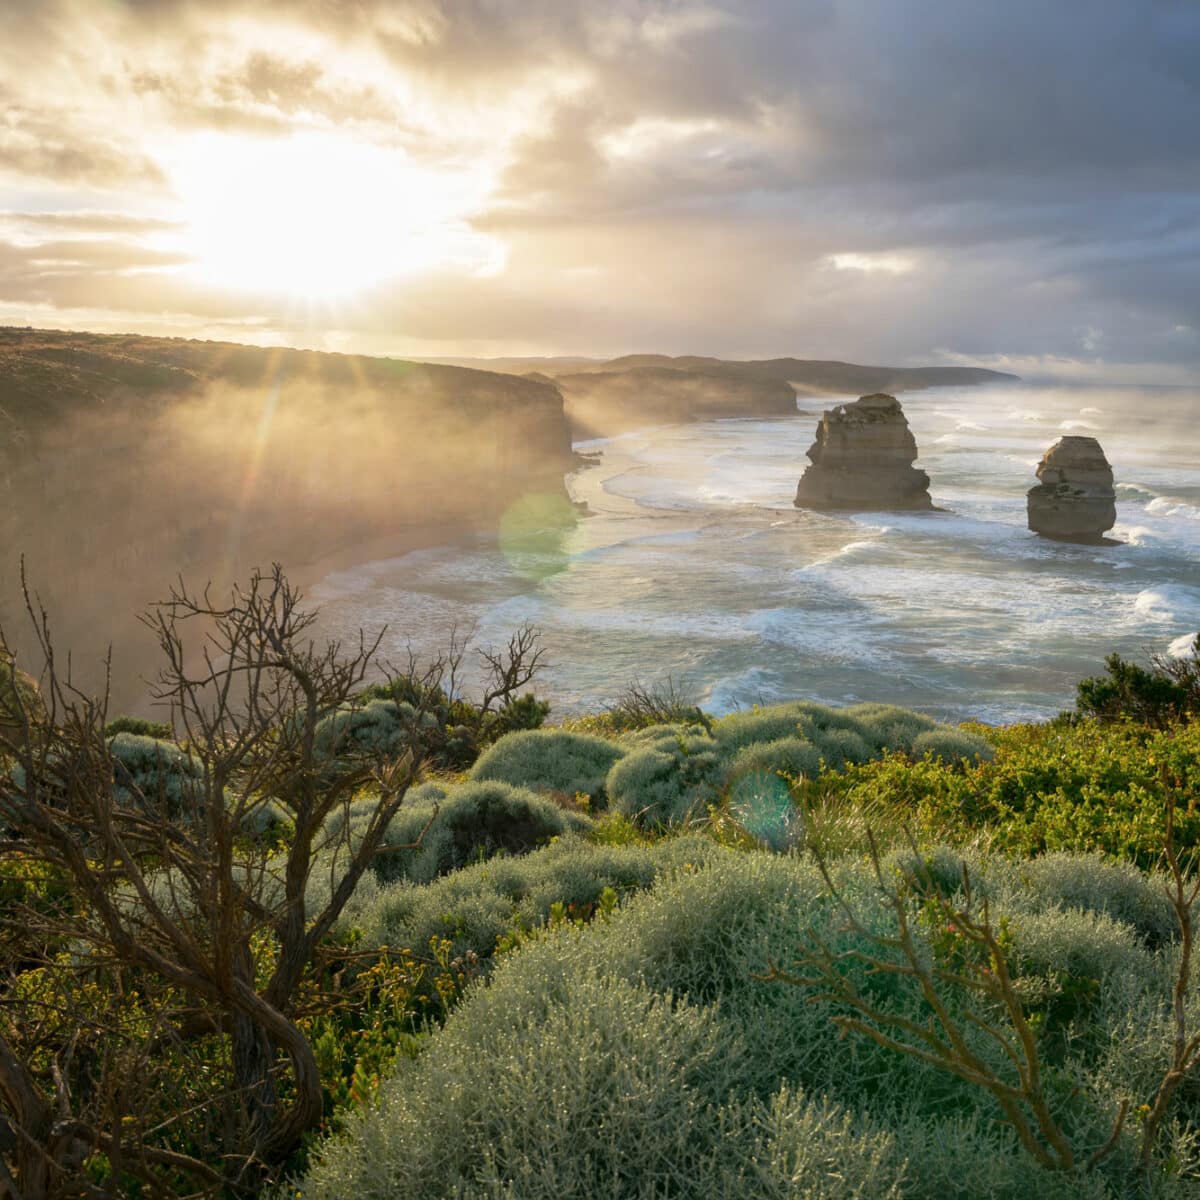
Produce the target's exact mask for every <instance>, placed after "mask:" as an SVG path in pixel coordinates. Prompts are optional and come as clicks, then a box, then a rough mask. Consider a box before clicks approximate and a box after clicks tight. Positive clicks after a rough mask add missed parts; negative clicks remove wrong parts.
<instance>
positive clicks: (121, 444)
mask: <svg viewBox="0 0 1200 1200" xmlns="http://www.w3.org/2000/svg"><path fill="white" fill-rule="evenodd" d="M570 454H571V449H570V439H569V436H568V432H567V426H566V422H565V419H564V416H563V404H562V396H561V394H560V393H559V391H558V390H557V389H556V388H555V387H553V386H549V385H546V384H542V383H538V382H535V381H530V380H526V379H520V378H517V377H514V376H511V375H500V374H495V373H489V372H484V371H475V370H466V369H463V368H458V367H449V366H432V365H428V364H415V363H410V362H402V361H397V360H392V359H370V358H357V357H351V356H347V355H339V354H324V353H315V352H309V351H299V350H285V349H262V348H256V347H249V346H239V345H231V344H225V343H214V342H198V341H185V340H181V339H163V338H148V337H139V336H128V337H125V336H100V335H95V334H88V333H59V332H45V331H38V330H31V329H12V328H5V329H0V494H2V496H3V502H2V503H0V558H2V561H0V581H2V584H0V621H2V622H3V627H4V628H5V630H6V631H9V638H10V640H14V641H15V642H16V643H17V644H16V646H15V647H14V648H15V649H17V650H18V651H20V650H21V649H22V648H23V647H22V642H23V641H24V640H27V639H28V637H29V627H28V622H27V621H26V620H25V619H24V618H23V616H22V614H21V613H20V590H19V586H18V576H19V563H20V557H21V556H22V555H24V557H25V563H26V571H27V574H28V577H29V579H30V582H31V583H32V584H33V585H34V586H35V587H36V588H37V589H38V591H39V593H40V594H41V597H42V599H43V600H44V601H45V603H46V605H47V607H48V609H49V611H50V613H51V615H52V617H53V619H54V622H55V628H56V632H57V637H56V642H57V643H58V644H59V645H60V646H62V647H71V646H75V647H79V648H81V649H82V648H86V650H87V651H88V653H89V654H90V655H91V659H93V660H94V659H95V658H96V648H97V647H102V646H103V645H104V644H105V643H106V642H109V641H111V642H112V643H113V649H114V655H113V657H114V661H115V662H116V663H118V664H121V666H122V668H123V669H125V674H124V675H122V676H121V677H120V678H118V679H116V680H115V681H114V684H115V689H114V690H115V692H116V695H115V696H114V699H115V700H116V701H117V702H119V703H121V704H126V705H128V704H132V703H135V702H136V695H137V694H139V688H138V686H137V683H136V680H133V679H130V678H127V675H128V668H129V667H130V665H131V664H133V663H136V664H139V666H140V664H141V663H142V662H143V661H144V655H145V653H146V652H147V650H148V647H146V646H144V645H143V643H144V642H145V641H146V637H145V634H144V631H141V630H140V629H139V627H138V626H137V625H136V624H134V623H133V622H132V621H131V620H129V619H127V618H126V617H125V614H126V613H129V612H133V611H135V610H140V609H141V608H143V607H144V606H145V605H146V604H147V603H149V602H150V601H152V600H154V599H159V598H161V597H160V596H159V594H158V593H159V592H161V591H162V589H163V584H164V581H167V580H170V579H171V578H172V577H175V576H178V575H179V574H181V573H182V574H183V575H185V576H186V577H187V579H188V580H189V582H192V583H201V584H202V583H203V582H204V581H205V580H212V581H213V583H214V584H215V585H218V586H224V585H225V584H226V583H228V582H229V581H231V580H232V579H233V578H235V577H238V576H239V573H240V574H241V575H244V574H245V573H246V570H247V569H248V567H249V566H250V565H252V564H255V563H260V562H271V561H280V562H282V563H283V564H284V565H285V566H287V567H289V569H293V570H295V569H297V568H303V567H304V566H305V565H306V564H312V563H314V562H316V561H318V560H320V559H322V558H324V557H326V556H328V555H330V554H333V553H335V552H338V551H344V550H345V549H346V548H347V547H348V546H353V545H355V544H365V543H368V542H370V541H371V540H372V539H379V538H385V537H393V536H396V537H399V538H401V539H402V538H403V537H404V535H405V534H411V536H412V543H413V544H421V542H422V541H428V540H429V539H433V540H442V541H445V540H448V539H449V537H450V536H452V535H453V533H458V532H468V531H476V530H488V529H494V528H495V527H496V525H497V523H498V521H499V519H500V516H501V514H502V513H503V512H504V511H505V509H506V508H507V507H508V506H509V505H511V504H512V503H513V502H514V501H516V500H517V499H519V498H520V497H522V496H524V495H527V494H529V493H531V492H533V493H542V492H550V493H552V494H557V495H559V496H563V497H565V490H564V486H563V475H564V471H565V470H566V469H567V468H568V467H569V465H570ZM300 573H301V574H302V571H301V572H300ZM76 669H77V673H78V675H79V677H80V678H81V680H82V682H83V683H84V684H85V685H88V686H95V685H96V684H97V683H98V681H99V679H98V672H99V664H98V663H97V662H95V661H91V660H83V659H80V660H77V664H76Z"/></svg>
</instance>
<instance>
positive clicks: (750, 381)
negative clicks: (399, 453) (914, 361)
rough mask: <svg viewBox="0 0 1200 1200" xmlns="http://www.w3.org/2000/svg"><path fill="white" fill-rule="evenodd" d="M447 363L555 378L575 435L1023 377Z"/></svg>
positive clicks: (699, 361) (827, 364) (771, 361)
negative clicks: (805, 401)
mask: <svg viewBox="0 0 1200 1200" xmlns="http://www.w3.org/2000/svg"><path fill="white" fill-rule="evenodd" d="M445 361H447V362H451V361H452V362H455V363H457V364H459V365H462V366H477V367H486V368H488V369H490V370H494V371H507V372H512V373H513V374H521V375H528V376H530V377H533V378H537V379H541V380H544V381H547V382H549V381H553V382H555V383H557V384H558V386H559V387H560V388H561V389H562V392H563V397H564V400H565V402H566V412H567V417H568V419H569V421H570V422H571V430H572V434H573V436H575V437H576V438H585V437H600V436H607V435H612V434H616V433H623V432H626V431H627V430H629V429H634V428H637V427H638V425H647V424H669V423H674V422H678V421H685V420H709V419H712V418H714V417H769V416H779V415H786V414H790V413H793V412H795V411H796V399H797V397H798V396H801V397H803V396H841V395H851V396H858V395H865V394H867V393H875V392H888V393H892V394H894V393H897V392H904V391H911V390H913V389H915V388H928V387H975V386H978V385H980V384H985V383H1006V382H1007V383H1012V382H1015V381H1016V379H1017V376H1015V375H1009V374H1006V373H1004V372H1002V371H989V370H985V369H983V368H981V367H871V366H861V365H859V364H856V363H844V362H835V361H826V360H820V359H803V358H766V359H752V360H734V359H722V358H711V357H708V356H704V355H681V356H679V357H671V356H669V355H666V354H626V355H623V356H622V357H620V358H613V359H608V360H599V359H584V358H497V359H454V360H445Z"/></svg>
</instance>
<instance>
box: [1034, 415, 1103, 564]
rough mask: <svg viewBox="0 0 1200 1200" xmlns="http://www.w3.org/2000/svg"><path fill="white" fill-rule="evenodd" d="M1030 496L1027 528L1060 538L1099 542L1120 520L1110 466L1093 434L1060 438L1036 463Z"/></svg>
mask: <svg viewBox="0 0 1200 1200" xmlns="http://www.w3.org/2000/svg"><path fill="white" fill-rule="evenodd" d="M1037 477H1038V479H1039V480H1040V481H1041V482H1040V483H1038V485H1037V486H1036V487H1033V488H1030V489H1029V492H1028V493H1027V497H1026V508H1027V513H1028V519H1029V528H1030V529H1031V530H1033V532H1034V533H1040V534H1041V535H1042V536H1043V537H1049V538H1054V539H1056V540H1057V541H1065V542H1083V543H1087V544H1095V543H1101V542H1104V541H1107V540H1108V539H1106V538H1105V536H1104V535H1105V534H1106V533H1107V532H1108V531H1109V530H1110V529H1111V528H1112V527H1113V526H1114V525H1115V524H1116V521H1117V494H1116V492H1115V490H1114V489H1113V473H1112V467H1111V466H1110V465H1109V462H1108V459H1107V458H1106V457H1105V456H1104V450H1103V449H1102V448H1101V446H1100V443H1099V442H1098V441H1096V439H1095V438H1093V437H1064V438H1059V439H1058V441H1057V442H1055V443H1054V445H1053V446H1051V447H1050V449H1049V450H1047V451H1046V453H1045V454H1044V455H1043V456H1042V461H1041V462H1040V463H1038V468H1037Z"/></svg>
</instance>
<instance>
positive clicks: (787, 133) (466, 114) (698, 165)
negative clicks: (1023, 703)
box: [0, 0, 1200, 372]
mask: <svg viewBox="0 0 1200 1200" xmlns="http://www.w3.org/2000/svg"><path fill="white" fill-rule="evenodd" d="M8 13H11V14H12V19H10V20H8V21H7V22H6V24H7V25H8V26H9V27H11V29H12V30H13V31H14V34H13V36H12V37H11V38H9V39H8V40H7V42H6V43H5V44H4V45H0V78H3V79H4V80H5V85H4V91H3V92H0V187H3V188H4V195H5V196H6V197H9V198H4V199H0V207H3V208H6V209H10V210H13V212H17V211H19V212H20V213H22V214H24V215H23V216H21V217H20V218H17V217H14V216H13V215H12V212H10V213H9V214H8V216H7V217H4V218H0V235H3V231H5V230H7V231H8V233H7V235H5V236H8V237H10V239H11V240H12V243H13V246H15V247H16V250H14V249H12V247H10V249H9V251H8V252H7V253H8V254H9V258H8V259H6V260H5V261H6V262H8V264H9V265H8V267H7V268H6V270H7V273H5V274H4V275H3V276H2V277H0V302H3V301H5V300H7V301H10V302H12V303H20V302H24V298H28V297H31V296H40V297H42V298H43V299H44V301H45V302H46V303H48V304H61V305H62V306H64V311H65V310H66V308H67V307H68V306H73V310H75V311H82V310H88V311H92V310H95V311H101V310H102V306H103V305H104V304H106V303H107V304H109V305H111V306H112V308H113V311H114V312H115V311H118V307H117V306H119V305H126V306H128V307H127V309H126V311H127V312H128V313H129V314H130V319H131V320H132V319H135V318H136V317H137V314H148V313H151V312H153V311H156V310H155V308H154V300H153V298H154V295H155V294H156V293H155V291H154V289H155V288H158V289H159V291H158V293H157V295H158V297H159V302H160V310H161V309H170V310H171V311H175V312H179V313H181V314H187V313H191V314H193V316H194V318H195V320H196V321H198V322H206V321H212V320H217V319H219V320H222V321H229V322H231V323H235V324H236V323H237V322H253V323H256V324H255V327H256V328H258V327H260V326H270V327H271V328H275V329H277V330H279V331H283V332H286V334H287V335H288V336H296V337H301V336H304V337H309V338H312V337H316V336H318V331H316V329H315V326H314V325H313V321H314V320H316V319H317V318H316V317H314V316H313V315H312V314H311V313H307V314H303V319H301V317H298V316H297V310H296V307H295V306H294V305H293V306H291V307H289V305H288V304H287V303H286V302H285V301H284V300H281V299H280V298H279V297H278V296H270V295H268V294H266V293H265V292H263V293H255V292H250V291H248V290H242V291H234V290H233V289H229V288H227V289H224V291H222V290H221V289H220V288H219V287H215V286H214V287H209V288H206V289H201V288H198V287H197V286H196V285H195V282H194V281H193V282H192V283H188V282H187V280H186V279H183V278H179V277H177V273H175V272H173V271H171V270H170V269H169V268H170V266H171V265H173V264H172V260H171V259H170V252H171V250H170V245H171V242H170V239H171V236H172V234H173V232H174V231H173V223H175V222H178V221H179V220H181V219H183V218H182V216H181V213H182V209H181V207H180V204H179V202H178V197H175V196H173V195H172V189H175V191H177V190H178V179H179V172H178V170H177V169H176V167H175V165H174V164H173V163H172V154H174V153H176V152H177V150H178V148H179V147H181V146H184V145H186V144H188V141H189V139H192V138H194V137H201V136H210V135H211V136H214V137H225V138H231V139H238V138H240V139H262V140H263V141H264V143H265V142H268V141H269V140H271V139H278V138H284V137H288V138H293V137H296V136H298V135H309V134H319V135H321V136H326V135H328V136H337V137H344V138H347V139H353V140H355V141H356V142H361V143H362V144H364V145H369V146H371V147H373V148H377V149H379V150H380V151H381V152H386V153H395V154H397V155H403V156H404V161H405V162H406V163H408V164H409V165H410V166H411V167H412V168H413V169H414V170H427V171H430V172H442V173H450V174H453V173H454V172H460V173H463V174H466V173H472V177H478V178H480V179H485V180H487V181H489V184H488V187H487V188H486V189H484V190H483V191H482V192H481V194H480V196H479V197H478V201H477V202H474V203H473V206H472V207H471V208H470V209H469V210H467V209H464V210H463V211H461V212H459V213H457V215H456V220H459V221H460V222H461V223H462V225H463V230H464V236H465V237H476V236H484V235H486V236H487V237H488V238H489V239H492V240H493V241H502V242H503V243H504V244H506V245H507V247H508V254H507V267H506V269H505V270H504V272H503V274H502V275H498V276H497V277H495V278H493V279H490V280H480V279H478V278H477V277H476V276H475V275H474V274H473V273H472V271H471V270H468V269H465V268H464V267H463V265H462V264H461V263H457V264H456V263H455V262H452V261H447V262H446V263H444V264H443V268H442V269H441V270H440V271H439V270H432V271H430V272H429V273H428V274H422V275H420V276H419V277H409V278H401V277H399V276H397V277H396V278H395V279H393V280H391V281H390V285H388V286H383V287H381V288H379V289H377V290H375V291H371V292H369V293H364V294H363V295H362V296H360V297H359V298H358V302H357V303H356V304H354V305H348V306H346V307H345V308H344V309H343V310H342V311H341V312H340V313H337V314H326V315H325V316H327V317H328V320H329V322H330V324H329V325H328V329H329V330H334V331H336V336H337V337H338V338H340V339H343V340H346V341H347V343H348V344H353V343H354V340H355V339H356V338H358V339H360V342H361V344H362V345H366V344H368V343H369V344H370V345H372V346H373V347H376V348H383V349H386V348H388V343H387V338H388V336H389V334H388V330H389V329H390V330H391V337H392V339H393V341H392V343H390V344H391V345H392V346H395V347H400V346H403V347H404V348H405V350H406V351H408V352H413V351H415V350H419V348H420V346H421V345H422V344H428V345H429V346H430V347H431V348H436V349H438V350H440V351H442V352H444V353H454V352H456V351H457V350H458V349H460V348H462V349H463V350H464V352H465V347H467V346H474V347H479V346H485V345H486V346H489V347H492V348H493V349H494V350H495V352H502V351H503V350H505V349H506V348H513V349H517V348H519V349H530V348H538V349H542V350H545V351H548V352H552V351H555V350H560V349H561V350H564V351H588V350H595V351H597V352H604V351H607V350H614V351H615V350H624V349H661V350H673V351H689V350H694V351H702V352H713V353H727V354H734V353H747V354H787V353H797V354H804V353H809V354H813V355H817V356H823V357H824V356H838V357H847V358H856V357H857V358H864V359H875V360H882V359H884V358H892V359H896V360H902V361H914V360H919V359H921V358H929V357H930V356H935V355H941V356H945V355H956V354H965V355H968V356H969V355H988V356H1009V357H1011V358H1013V359H1018V358H1019V359H1021V360H1022V361H1026V360H1027V361H1031V362H1037V361H1045V362H1053V361H1056V360H1057V359H1058V358H1065V359H1070V360H1071V361H1075V360H1076V359H1079V360H1081V361H1085V362H1094V363H1098V362H1099V361H1100V359H1101V358H1103V359H1104V360H1106V361H1107V362H1109V363H1112V362H1125V363H1143V364H1145V365H1146V369H1147V370H1148V371H1151V372H1153V370H1155V369H1158V368H1161V369H1162V370H1163V371H1164V372H1166V371H1173V370H1175V369H1176V367H1178V366H1179V365H1181V364H1186V363H1192V364H1195V365H1196V366H1200V342H1198V340H1197V338H1196V336H1195V334H1194V332H1188V331H1195V330H1196V329H1198V328H1200V289H1197V288H1196V287H1195V278H1196V277H1197V271H1198V270H1200V216H1198V215H1197V213H1196V209H1195V196H1196V194H1197V192H1198V191H1200V139H1197V137H1196V135H1195V130H1196V129H1197V128H1200V74H1198V73H1197V71H1196V67H1195V64H1196V62H1197V61H1200V10H1197V8H1196V6H1195V4H1194V3H1192V2H1191V0H1154V2H1152V3H1147V2H1146V0H1113V2H1112V3H1106V4H1103V5H1096V4H1095V3H1093V2H1092V0H1060V2H1059V3H1057V4H1054V5H1047V4H1045V3H1044V2H1043V0H1009V3H1006V4H1003V5H999V4H997V5H964V4H962V3H961V2H960V0H931V2H930V3H927V4H923V5H918V6H912V5H896V4H893V3H890V2H889V0H814V2H812V3H806V4H803V5H801V4H796V3H794V0H739V2H737V3H734V2H733V0H674V2H672V0H611V2H610V3H606V4H603V5H597V4H593V3H588V2H586V0H489V2H487V3H484V2H483V0H334V2H330V0H261V2H259V3H255V4H250V3H249V0H205V2H204V3H198V2H197V3H188V2H186V0H126V2H125V3H124V4H121V5H103V6H101V5H95V4H92V3H89V2H88V0H8V8H7V10H6V15H7V14H8ZM48 98H50V99H49V101H48ZM245 144H247V145H249V144H251V143H250V142H249V141H247V142H246V143H245ZM97 197H99V200H98V199H97ZM97 210H104V211H105V212H108V213H109V214H110V215H109V216H107V217H105V218H101V217H100V216H99V215H95V216H90V217H89V216H88V215H87V214H88V213H89V212H91V213H96V212H97ZM39 212H40V213H43V214H45V215H43V216H42V217H40V218H38V217H37V215H36V214H37V213H39ZM31 214H32V215H31ZM122 214H124V215H122ZM155 221H157V222H161V224H160V225H158V226H155V225H154V224H153V222H155ZM67 241H71V242H78V241H83V242H85V243H87V246H88V248H87V249H86V250H83V249H79V250H77V253H78V255H79V256H80V261H77V262H73V263H71V264H68V265H64V263H63V262H60V261H58V260H56V259H54V257H53V255H50V254H49V253H48V252H47V253H45V254H41V255H40V256H38V255H31V254H30V253H29V252H30V250H31V249H32V248H35V247H36V245H37V244H39V243H42V244H43V247H42V248H43V249H45V247H50V248H51V249H53V250H54V253H55V254H59V255H64V254H65V253H66V251H65V250H64V243H66V242H67ZM121 245H125V246H127V247H128V250H127V252H126V253H125V258H124V259H122V257H121V253H120V252H119V247H120V246H121ZM14 254H15V255H16V258H12V255H14ZM156 254H157V255H161V256H164V257H163V259H162V261H161V262H159V263H156V262H153V261H150V260H152V259H153V258H154V255H156ZM500 261H503V258H502V256H501V257H500V258H497V262H500ZM122 262H123V264H124V265H121V264H122ZM89 289H90V291H89ZM147 319H148V318H147ZM321 319H325V317H322V318H321ZM1181 330H1183V331H1184V332H1180V331H1181ZM1100 331H1102V333H1101V332H1100Z"/></svg>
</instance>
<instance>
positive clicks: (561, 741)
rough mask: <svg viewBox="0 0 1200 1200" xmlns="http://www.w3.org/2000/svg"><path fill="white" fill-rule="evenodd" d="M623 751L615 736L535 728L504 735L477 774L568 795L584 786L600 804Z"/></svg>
mask: <svg viewBox="0 0 1200 1200" xmlns="http://www.w3.org/2000/svg"><path fill="white" fill-rule="evenodd" d="M623 753H624V751H623V750H622V749H621V747H620V746H618V745H616V744H615V743H614V742H609V741H606V740H605V739H604V738H599V737H593V736H591V735H590V734H585V733H568V732H567V731H566V730H563V729H531V730H525V731H522V732H520V733H510V734H508V735H507V736H506V737H502V738H501V739H500V740H499V741H498V742H496V744H495V745H493V746H492V747H491V748H490V749H488V750H487V751H486V752H485V753H484V754H483V755H482V756H481V757H480V759H479V761H478V762H477V763H476V764H475V766H474V767H473V768H472V770H471V778H472V779H492V780H498V781H499V782H501V783H511V784H513V785H514V786H515V787H527V788H533V789H534V790H535V791H551V792H565V793H566V794H567V795H568V796H574V795H575V794H576V793H577V792H583V793H585V794H586V795H587V796H589V797H590V798H591V799H592V801H593V802H595V803H597V804H599V803H602V802H603V799H604V794H605V793H604V781H605V778H606V777H607V775H608V772H609V769H610V768H611V767H612V765H613V763H615V762H616V761H617V760H618V759H619V758H620V757H621V756H622V754H623Z"/></svg>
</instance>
